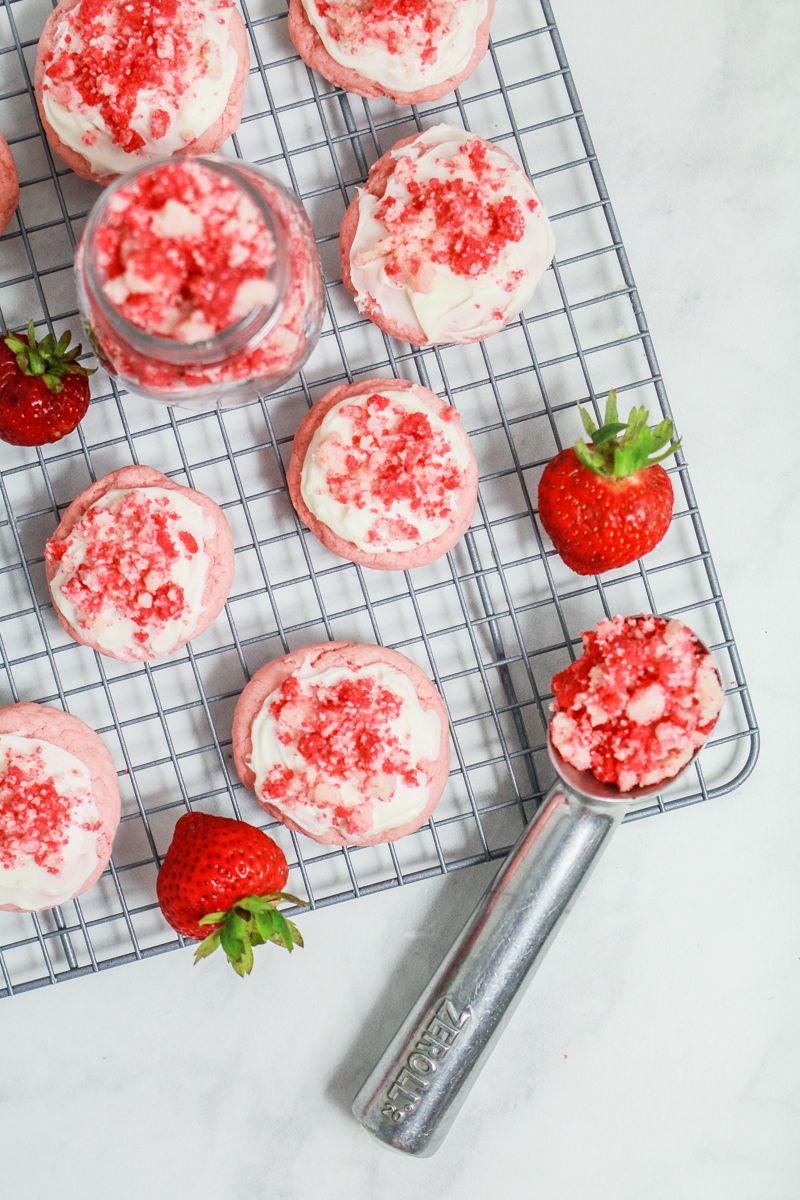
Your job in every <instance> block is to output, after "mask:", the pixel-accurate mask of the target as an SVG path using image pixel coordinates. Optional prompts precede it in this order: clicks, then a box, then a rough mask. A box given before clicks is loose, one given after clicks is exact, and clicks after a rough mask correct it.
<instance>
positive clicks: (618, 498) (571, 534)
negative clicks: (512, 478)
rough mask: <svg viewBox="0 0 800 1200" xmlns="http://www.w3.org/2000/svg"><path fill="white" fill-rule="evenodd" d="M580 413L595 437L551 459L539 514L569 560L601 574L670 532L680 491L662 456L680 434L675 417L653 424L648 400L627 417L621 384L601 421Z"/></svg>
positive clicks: (670, 450) (584, 572) (574, 566)
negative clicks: (620, 405) (620, 409)
mask: <svg viewBox="0 0 800 1200" xmlns="http://www.w3.org/2000/svg"><path fill="white" fill-rule="evenodd" d="M580 413H581V420H582V421H583V426H584V429H585V430H586V432H587V434H588V435H589V437H590V438H591V439H592V440H591V442H590V443H589V444H588V445H587V444H586V442H584V441H579V442H577V443H576V444H575V447H574V449H572V450H562V451H561V453H560V454H558V455H556V457H555V458H554V459H553V460H552V461H551V462H549V463H548V464H547V466H546V467H545V469H544V473H543V474H542V478H541V480H540V481H539V516H540V518H541V522H542V525H543V526H544V528H545V529H546V530H547V532H548V533H549V534H550V537H551V538H552V540H553V545H554V546H555V548H556V550H557V551H558V553H559V554H560V555H561V557H562V559H563V560H564V562H565V563H566V564H567V566H568V567H570V568H571V569H572V570H573V571H575V572H577V574H578V575H600V574H601V573H602V572H603V571H610V570H612V569H613V568H615V567H624V566H625V565H626V564H627V563H630V562H634V561H635V559H637V558H641V557H642V555H643V554H647V553H648V552H649V551H650V550H652V549H653V547H654V546H657V545H658V543H659V542H660V541H661V539H662V538H663V536H664V534H665V533H666V532H667V529H668V527H669V523H670V521H671V519H672V505H673V501H674V496H673V493H672V483H671V482H670V478H669V475H667V473H666V471H665V470H664V468H663V467H660V466H658V465H657V464H658V463H660V462H661V460H662V459H664V458H667V457H669V455H670V454H673V453H674V452H675V451H676V450H677V448H678V446H679V445H680V442H675V441H673V440H672V422H671V421H661V422H660V424H658V425H656V426H655V428H654V429H651V428H650V427H649V426H648V424H647V421H648V416H649V414H648V412H647V409H646V408H644V407H640V408H634V409H632V410H631V412H630V415H629V416H628V420H627V421H625V422H623V421H620V419H619V415H618V413H617V396H616V392H609V394H608V402H607V404H606V413H605V419H604V422H603V425H602V426H601V427H600V428H599V429H598V427H597V425H596V424H595V423H594V421H593V420H592V418H591V417H590V416H589V414H588V413H586V412H585V411H584V410H583V409H581V410H580ZM664 446H666V447H667V448H666V450H664V449H663V447H664ZM660 450H661V451H663V452H662V453H660V454H659V453H658V451H660Z"/></svg>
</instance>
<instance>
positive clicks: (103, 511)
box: [45, 467, 234, 662]
mask: <svg viewBox="0 0 800 1200" xmlns="http://www.w3.org/2000/svg"><path fill="white" fill-rule="evenodd" d="M233 569H234V562H233V538H232V535H231V531H230V527H229V526H228V522H227V521H226V520H225V516H224V514H223V513H222V510H221V509H220V508H219V506H218V505H217V504H215V503H214V501H213V500H210V499H209V498H208V496H204V495H203V494H202V493H201V492H196V491H194V490H193V489H192V488H187V487H181V485H180V484H177V483H173V481H172V480H171V479H168V478H167V477H166V476H165V475H162V474H161V473H160V472H159V471H154V470H153V469H152V467H123V469H122V470H120V471H112V473H111V474H110V475H105V476H104V477H103V478H102V479H98V481H97V482H96V483H93V484H92V485H91V486H90V487H88V488H87V489H86V491H85V492H81V494H80V496H78V497H77V498H76V499H75V500H73V502H72V504H70V506H69V508H68V509H67V511H66V512H65V513H64V516H63V517H62V518H61V522H60V524H59V525H58V528H57V529H56V531H55V533H54V534H53V536H52V537H51V538H50V540H49V541H48V543H47V546H46V548H45V572H46V575H47V582H48V585H49V588H50V595H51V597H52V600H53V606H54V608H55V612H56V616H57V617H58V620H59V622H60V623H61V625H62V626H63V627H64V629H66V631H67V633H69V634H70V635H71V636H72V637H73V638H75V640H76V641H77V642H80V643H81V644H82V645H84V646H91V648H92V649H93V650H97V651H99V652H100V653H101V654H107V655H109V656H110V657H111V658H117V659H120V660H121V661H122V662H136V661H140V660H143V661H146V662H149V661H152V660H153V659H156V658H161V657H163V656H164V655H167V654H172V652H173V651H174V650H177V649H178V648H179V647H180V646H183V645H184V644H185V643H186V642H188V641H190V640H191V639H192V638H195V637H197V636H198V634H201V633H202V632H203V630H204V629H206V628H208V626H209V625H210V624H211V622H212V621H213V620H215V618H216V617H217V616H218V615H219V613H220V612H221V610H222V608H223V606H224V604H225V601H226V600H227V598H228V593H229V592H230V589H231V583H232V582H233Z"/></svg>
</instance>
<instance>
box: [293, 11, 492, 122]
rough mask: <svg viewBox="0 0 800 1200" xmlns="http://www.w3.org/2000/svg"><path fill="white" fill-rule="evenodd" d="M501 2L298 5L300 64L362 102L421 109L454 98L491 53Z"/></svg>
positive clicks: (295, 24)
mask: <svg viewBox="0 0 800 1200" xmlns="http://www.w3.org/2000/svg"><path fill="white" fill-rule="evenodd" d="M495 2H496V0H291V3H290V6H289V36H290V37H291V39H292V41H293V42H294V44H295V46H296V47H297V50H298V51H299V53H300V57H301V58H302V59H303V60H304V61H305V62H306V63H307V64H308V66H309V67H311V68H312V69H313V70H315V71H319V73H320V75H323V76H324V77H325V78H326V79H328V80H329V81H330V82H331V83H333V84H335V85H336V86H337V87H341V88H344V90H345V91H346V92H355V93H356V95H358V96H368V97H370V98H373V99H374V98H375V97H377V96H389V97H391V99H392V100H395V101H396V102H397V103H398V104H421V103H423V101H426V100H436V99H438V98H439V97H440V96H444V95H446V94H447V93H448V92H452V91H454V90H455V88H457V87H458V86H459V84H460V83H463V81H464V80H465V79H466V78H467V76H469V75H471V74H472V72H473V71H474V70H475V68H476V67H477V65H478V63H479V62H480V61H481V59H482V58H483V56H484V54H485V53H486V50H487V47H488V45H489V27H490V25H491V23H492V17H493V15H494V8H495Z"/></svg>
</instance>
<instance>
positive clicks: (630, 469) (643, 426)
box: [574, 391, 680, 479]
mask: <svg viewBox="0 0 800 1200" xmlns="http://www.w3.org/2000/svg"><path fill="white" fill-rule="evenodd" d="M581 419H582V420H583V424H584V428H585V429H586V430H587V432H588V433H589V434H590V436H591V439H592V444H591V446H588V445H587V444H586V442H584V441H583V440H582V439H581V440H579V441H577V442H576V443H575V446H574V453H575V457H576V458H577V459H578V462H579V463H580V464H581V466H583V467H585V468H586V469H587V470H589V471H592V472H594V474H595V475H602V476H604V477H606V478H609V479H625V478H627V477H628V476H630V475H635V474H636V472H637V471H641V470H643V469H645V468H646V467H651V466H654V465H655V464H656V463H659V462H662V461H663V459H665V458H668V457H669V455H670V454H674V452H675V450H676V449H677V448H678V446H679V445H680V443H679V442H677V441H674V440H672V439H673V426H672V421H670V420H668V419H664V420H662V421H660V422H659V423H658V424H657V425H655V426H654V427H653V428H652V429H651V428H650V426H649V425H648V421H649V419H650V414H649V413H648V411H647V408H646V407H645V406H644V405H638V406H634V407H633V408H632V409H631V410H630V412H629V413H628V418H627V420H626V421H620V419H619V413H618V411H617V398H616V393H615V392H613V391H612V392H609V394H608V401H607V403H606V411H605V420H604V424H603V425H602V426H601V427H600V428H599V429H594V430H592V429H591V421H590V420H589V419H588V418H587V416H586V414H585V413H584V411H583V409H581ZM664 446H667V447H668V448H667V449H666V450H665V451H664V453H663V454H658V451H660V450H662V448H663V447H664Z"/></svg>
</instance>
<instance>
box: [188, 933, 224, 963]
mask: <svg viewBox="0 0 800 1200" xmlns="http://www.w3.org/2000/svg"><path fill="white" fill-rule="evenodd" d="M220 941H221V938H220V934H219V930H218V929H217V930H215V932H214V933H210V934H209V935H208V937H207V938H205V940H204V941H202V942H201V943H200V945H199V946H198V947H197V949H196V950H195V952H194V961H195V963H199V962H200V959H201V958H208V956H209V955H210V954H213V953H214V951H215V950H216V949H217V947H218V946H219V944H220Z"/></svg>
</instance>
